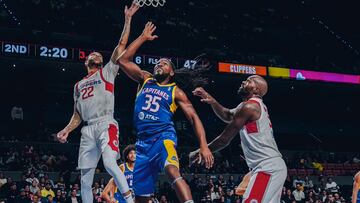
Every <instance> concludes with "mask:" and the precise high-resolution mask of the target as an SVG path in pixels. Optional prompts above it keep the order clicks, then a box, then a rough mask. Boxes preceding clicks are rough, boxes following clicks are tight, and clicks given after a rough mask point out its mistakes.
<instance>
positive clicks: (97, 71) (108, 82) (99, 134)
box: [57, 4, 139, 203]
mask: <svg viewBox="0 0 360 203" xmlns="http://www.w3.org/2000/svg"><path fill="white" fill-rule="evenodd" d="M138 8H139V6H138V5H136V4H132V5H131V7H130V8H127V7H125V11H124V13H125V24H124V29H123V32H122V35H121V38H120V40H119V43H118V45H117V47H116V48H115V49H114V52H113V53H112V56H111V59H110V61H109V62H108V63H107V64H106V65H105V66H104V67H103V57H102V55H101V54H100V53H98V52H93V53H91V54H90V55H89V56H88V58H87V59H86V61H85V66H86V68H87V72H88V75H87V76H86V77H85V78H83V79H82V80H80V81H79V82H78V83H76V84H75V87H74V113H73V116H72V117H71V120H70V122H69V124H68V125H67V126H66V127H65V128H64V129H63V130H61V131H60V132H59V133H58V134H57V138H58V140H59V141H60V142H61V143H65V142H66V140H67V137H68V136H69V133H70V132H71V131H73V130H74V129H75V128H76V127H78V126H79V124H80V123H81V121H84V127H83V128H82V129H81V134H82V136H81V141H80V149H79V160H78V168H79V169H80V170H81V197H82V200H83V202H84V203H92V202H93V194H92V189H91V185H92V182H93V178H94V173H95V168H96V166H97V163H98V161H99V159H100V156H101V155H102V157H103V162H104V167H105V169H106V170H107V172H108V173H109V174H110V175H111V176H113V177H114V181H115V183H116V185H117V186H119V188H120V192H121V193H122V194H123V195H124V198H125V200H126V202H133V199H132V196H131V192H130V190H129V186H128V185H127V182H126V179H125V176H124V174H123V173H122V172H121V171H120V169H119V167H118V166H117V163H116V159H117V158H118V156H119V147H118V124H117V122H116V120H115V119H114V117H113V113H114V80H115V77H116V75H117V72H118V70H119V66H118V65H116V59H117V58H118V57H119V55H120V54H121V53H122V52H123V51H124V49H125V46H126V43H127V40H128V37H129V32H130V23H131V18H132V16H133V15H134V13H135V12H136V11H137V10H138Z"/></svg>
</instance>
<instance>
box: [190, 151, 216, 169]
mask: <svg viewBox="0 0 360 203" xmlns="http://www.w3.org/2000/svg"><path fill="white" fill-rule="evenodd" d="M189 164H190V166H191V165H192V164H205V167H206V168H208V169H209V168H211V167H212V166H213V164H214V156H213V155H212V153H211V151H210V150H209V148H206V149H205V148H204V149H198V150H195V151H192V152H190V154H189Z"/></svg>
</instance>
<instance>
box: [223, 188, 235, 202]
mask: <svg viewBox="0 0 360 203" xmlns="http://www.w3.org/2000/svg"><path fill="white" fill-rule="evenodd" d="M233 200H234V198H233V195H232V193H231V190H230V189H227V190H226V194H225V198H224V203H232V202H233Z"/></svg>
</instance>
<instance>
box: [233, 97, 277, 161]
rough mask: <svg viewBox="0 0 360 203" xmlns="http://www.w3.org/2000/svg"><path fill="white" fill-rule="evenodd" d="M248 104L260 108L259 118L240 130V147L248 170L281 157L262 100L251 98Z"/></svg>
mask: <svg viewBox="0 0 360 203" xmlns="http://www.w3.org/2000/svg"><path fill="white" fill-rule="evenodd" d="M248 102H256V103H258V104H259V105H260V107H261V116H260V118H259V119H258V120H256V121H252V122H249V123H247V124H246V125H245V126H244V127H243V128H242V129H241V130H240V139H241V146H242V149H243V151H244V155H245V159H246V163H247V165H248V166H249V168H255V167H256V166H257V165H258V164H259V163H261V162H262V161H264V160H266V159H270V158H274V157H282V156H281V153H280V152H279V150H278V148H277V145H276V142H275V139H274V136H273V129H272V125H271V121H270V118H269V114H268V111H267V108H266V106H265V104H264V103H263V101H262V99H260V98H251V99H250V100H249V101H248ZM240 105H241V104H240Z"/></svg>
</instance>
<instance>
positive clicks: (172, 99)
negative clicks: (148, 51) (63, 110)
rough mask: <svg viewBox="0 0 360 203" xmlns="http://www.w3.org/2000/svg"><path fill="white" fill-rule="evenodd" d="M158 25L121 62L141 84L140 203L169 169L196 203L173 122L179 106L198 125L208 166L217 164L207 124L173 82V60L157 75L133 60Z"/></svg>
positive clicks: (185, 198)
mask: <svg viewBox="0 0 360 203" xmlns="http://www.w3.org/2000/svg"><path fill="white" fill-rule="evenodd" d="M155 29H156V27H155V26H154V25H153V24H152V23H151V22H148V23H147V24H146V26H145V29H144V31H143V33H142V34H141V35H140V36H139V37H138V38H137V39H136V40H135V41H134V42H132V43H131V44H130V45H129V46H128V47H127V49H126V50H125V52H124V54H123V55H122V56H121V57H120V59H119V60H118V62H119V63H120V67H121V69H122V70H123V71H124V72H125V73H126V74H127V75H128V76H129V77H130V78H132V79H133V80H135V81H136V82H138V83H139V84H140V85H141V87H140V86H139V87H140V88H139V91H138V93H137V97H136V101H135V111H134V122H135V127H136V130H137V138H138V140H137V142H136V152H137V158H136V161H135V168H134V192H135V195H136V198H135V200H136V202H148V201H149V199H150V197H151V196H152V195H153V193H154V189H155V187H154V186H155V183H156V181H157V176H158V173H159V172H160V171H162V170H164V171H165V173H166V175H167V177H168V178H169V180H170V182H171V185H172V187H173V188H174V189H175V191H176V194H177V196H178V199H179V200H180V202H181V203H184V202H186V203H191V202H193V199H192V195H191V192H190V189H189V186H188V185H187V183H186V182H185V180H184V179H183V178H182V177H181V175H180V172H179V160H178V156H177V153H176V145H177V137H176V131H175V129H174V124H173V121H172V118H173V114H174V113H175V110H176V108H177V107H178V106H179V107H180V108H181V109H182V110H183V112H184V114H185V116H186V118H187V119H188V120H189V121H190V123H191V124H192V126H193V128H194V132H195V134H196V136H197V137H198V138H199V141H200V149H199V155H200V157H201V158H202V159H204V161H205V164H206V167H208V168H209V167H211V166H212V164H213V156H212V154H211V152H210V150H209V148H208V146H207V142H206V137H205V130H204V127H203V125H202V123H201V121H200V119H199V117H198V115H197V113H196V111H195V109H194V108H193V106H192V104H191V103H190V101H189V100H188V98H187V96H186V95H185V93H184V92H183V91H182V90H181V89H180V88H179V87H177V85H176V84H175V83H174V82H173V81H174V76H175V71H174V65H173V63H172V62H171V61H170V60H169V59H166V58H162V59H160V60H159V61H158V63H157V64H156V65H155V67H154V72H153V75H151V74H150V73H148V72H145V71H142V70H141V69H140V68H139V67H138V66H137V65H136V64H135V63H133V62H132V61H131V59H132V57H133V56H134V54H135V53H136V51H137V50H138V49H139V48H140V46H141V45H142V44H143V43H144V42H146V41H152V40H154V39H156V38H157V36H156V35H153V32H154V31H155Z"/></svg>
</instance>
